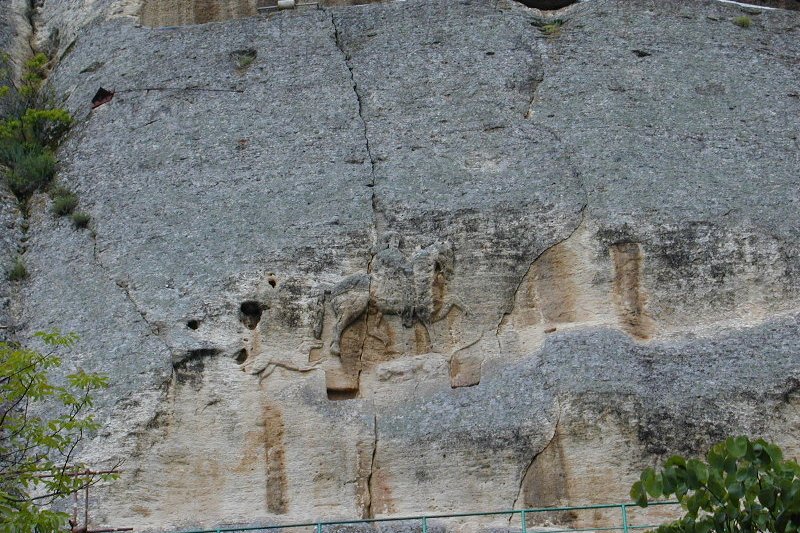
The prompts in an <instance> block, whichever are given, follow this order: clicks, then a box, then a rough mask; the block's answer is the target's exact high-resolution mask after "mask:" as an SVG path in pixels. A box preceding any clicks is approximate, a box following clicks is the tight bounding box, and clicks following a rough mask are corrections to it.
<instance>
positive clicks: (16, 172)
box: [4, 145, 56, 198]
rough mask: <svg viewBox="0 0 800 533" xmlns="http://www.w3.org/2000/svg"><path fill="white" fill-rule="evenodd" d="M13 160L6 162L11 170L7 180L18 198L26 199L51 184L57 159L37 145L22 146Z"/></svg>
mask: <svg viewBox="0 0 800 533" xmlns="http://www.w3.org/2000/svg"><path fill="white" fill-rule="evenodd" d="M19 148H20V149H19V150H18V151H17V154H16V155H15V156H14V158H13V159H10V160H8V161H4V163H5V164H6V165H7V166H8V167H9V168H10V169H9V170H8V171H7V173H6V180H7V182H8V187H9V189H11V192H13V193H14V195H16V196H17V198H24V197H27V196H29V195H30V194H31V193H33V192H34V191H35V190H36V189H38V188H40V187H43V186H44V185H47V184H48V183H50V180H52V179H53V176H55V173H56V158H55V156H53V154H52V153H51V152H50V151H49V150H46V149H41V148H40V147H39V146H37V145H20V146H19Z"/></svg>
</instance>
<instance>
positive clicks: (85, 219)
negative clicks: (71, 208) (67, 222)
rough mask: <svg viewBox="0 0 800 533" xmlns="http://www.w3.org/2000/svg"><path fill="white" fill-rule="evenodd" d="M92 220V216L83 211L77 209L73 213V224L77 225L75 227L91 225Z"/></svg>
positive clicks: (80, 227) (81, 227)
mask: <svg viewBox="0 0 800 533" xmlns="http://www.w3.org/2000/svg"><path fill="white" fill-rule="evenodd" d="M90 220H92V217H90V216H89V214H88V213H84V212H83V211H76V212H74V213H72V224H73V225H74V226H75V229H83V228H85V227H87V226H89V221H90Z"/></svg>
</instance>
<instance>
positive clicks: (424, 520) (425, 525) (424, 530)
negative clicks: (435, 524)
mask: <svg viewBox="0 0 800 533" xmlns="http://www.w3.org/2000/svg"><path fill="white" fill-rule="evenodd" d="M422 533H428V517H427V516H423V517H422Z"/></svg>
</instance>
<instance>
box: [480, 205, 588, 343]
mask: <svg viewBox="0 0 800 533" xmlns="http://www.w3.org/2000/svg"><path fill="white" fill-rule="evenodd" d="M587 205H588V204H587V203H586V202H584V203H583V205H581V209H580V211H579V213H580V216H581V219H580V220H579V221H578V223H577V224H576V225H575V227H574V228H572V230H571V231H570V232H569V235H567V236H566V237H564V238H563V239H560V240H559V241H557V242H555V243H553V244H551V245H550V246H548V247H547V248H545V249H544V250H542V251H541V253H539V254H538V255H537V256H536V257H535V258H534V259H533V261H531V263H530V267H528V270H526V271H525V274H523V275H522V277H520V279H519V282H518V283H517V287H516V288H515V289H514V292H513V293H512V294H511V298H510V299H509V301H508V305H507V307H506V310H505V311H504V312H503V316H501V317H500V321H499V322H498V323H497V326H496V327H495V328H494V334H495V336H496V337H499V336H500V333H501V331H500V330H501V328H502V326H503V325H504V324H505V321H506V320H507V319H508V317H509V315H511V313H512V312H513V311H514V302H516V301H517V295H518V294H519V291H520V290H522V284H523V283H525V279H526V278H527V277H528V272H530V270H531V267H533V265H535V264H536V263H537V261H539V260H540V259H541V258H542V257H543V256H544V255H545V254H546V253H547V252H549V251H550V250H552V249H554V248H556V247H557V246H559V245H561V244H563V243H565V242H567V241H568V240H569V239H570V238H572V236H573V235H575V233H577V232H578V230H579V229H580V228H581V226H583V223H584V220H585V219H586V207H587Z"/></svg>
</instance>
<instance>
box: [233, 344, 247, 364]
mask: <svg viewBox="0 0 800 533" xmlns="http://www.w3.org/2000/svg"><path fill="white" fill-rule="evenodd" d="M247 357H248V354H247V350H245V349H244V348H242V349H241V350H239V351H238V352H236V362H237V363H238V364H240V365H241V364H244V362H245V361H247Z"/></svg>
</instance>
